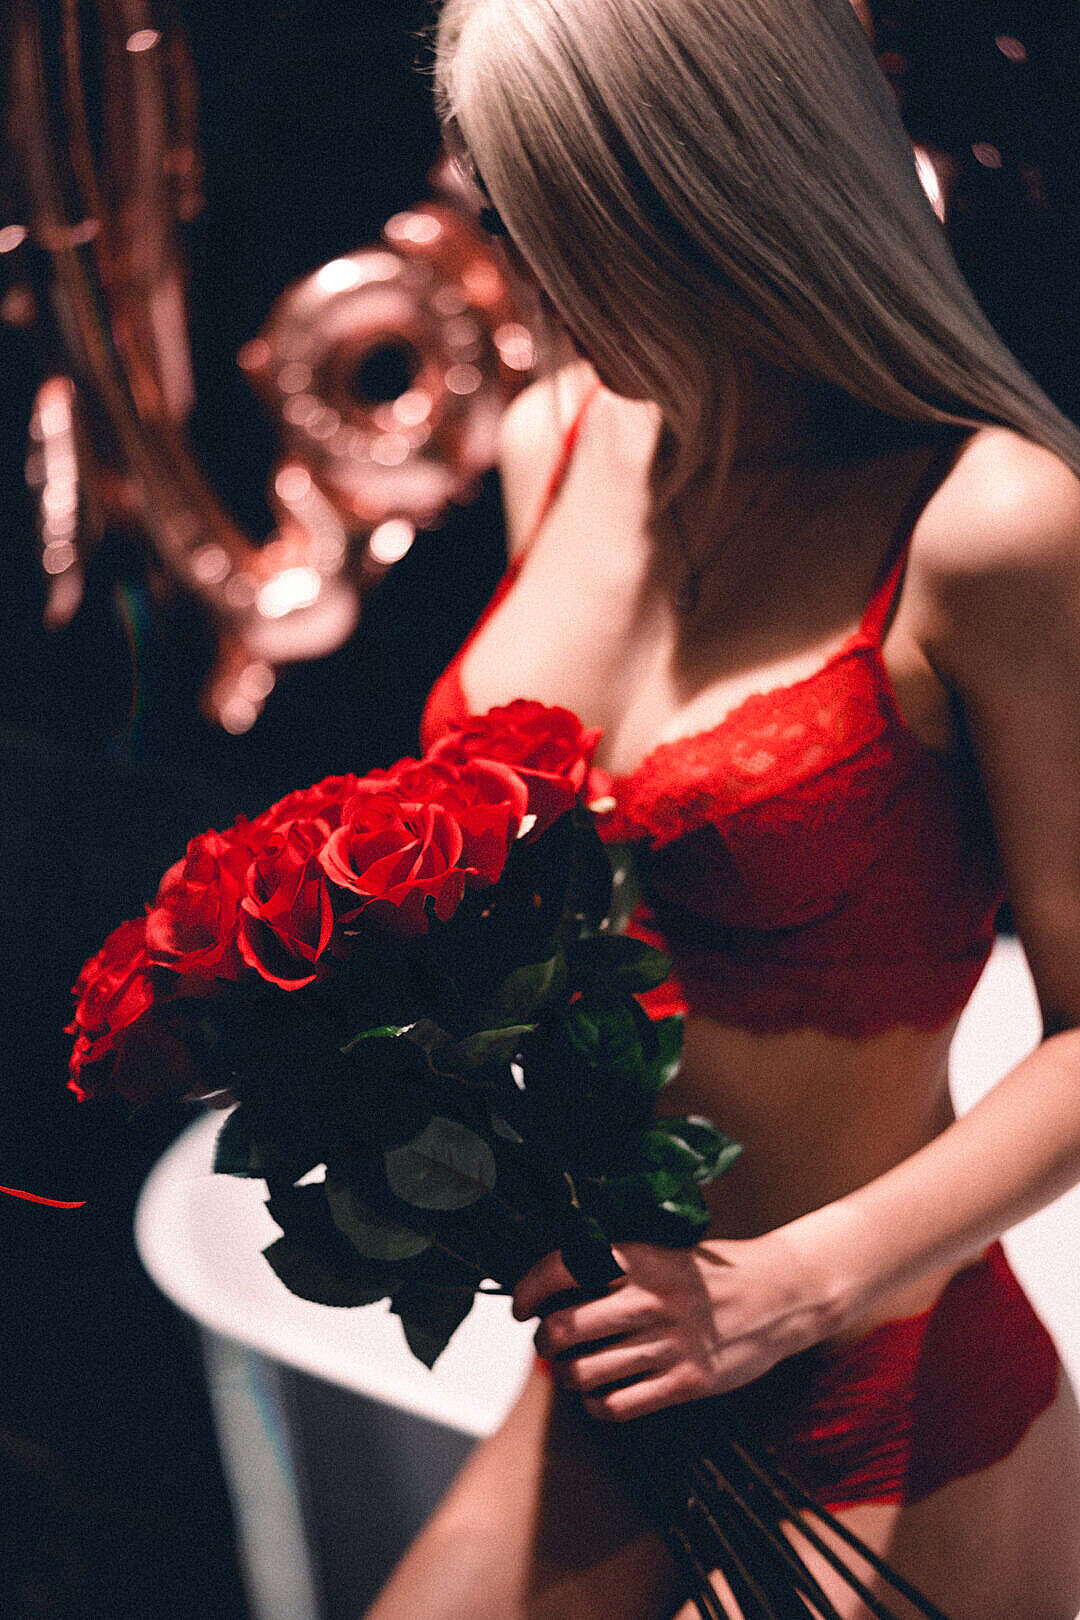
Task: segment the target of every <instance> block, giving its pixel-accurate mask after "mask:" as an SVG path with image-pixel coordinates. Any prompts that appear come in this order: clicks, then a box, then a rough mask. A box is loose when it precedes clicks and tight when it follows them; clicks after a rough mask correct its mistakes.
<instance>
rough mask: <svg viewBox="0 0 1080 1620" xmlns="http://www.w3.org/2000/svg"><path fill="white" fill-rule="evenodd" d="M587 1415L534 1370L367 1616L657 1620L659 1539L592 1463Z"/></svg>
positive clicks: (666, 1579) (662, 1600) (669, 1591)
mask: <svg viewBox="0 0 1080 1620" xmlns="http://www.w3.org/2000/svg"><path fill="white" fill-rule="evenodd" d="M583 1421H584V1420H583V1419H581V1417H580V1416H579V1415H578V1414H577V1413H576V1412H575V1411H574V1409H573V1407H572V1404H571V1402H570V1400H569V1399H568V1398H567V1397H566V1396H565V1395H564V1394H563V1393H562V1392H561V1391H560V1390H559V1389H558V1386H557V1385H555V1384H554V1382H553V1380H552V1379H551V1377H550V1375H548V1374H547V1373H545V1372H543V1371H542V1370H540V1369H537V1370H535V1371H533V1372H532V1373H531V1374H530V1377H529V1379H528V1381H527V1383H526V1385H525V1388H524V1390H523V1391H522V1394H521V1396H520V1397H519V1399H518V1401H517V1403H516V1404H515V1406H514V1408H513V1410H512V1411H511V1413H510V1415H509V1417H508V1418H507V1419H506V1422H505V1423H504V1424H503V1426H502V1428H500V1429H499V1430H498V1431H497V1433H495V1434H494V1435H492V1436H491V1437H490V1438H489V1439H487V1440H485V1441H483V1442H482V1443H481V1444H480V1445H479V1446H477V1448H476V1450H475V1451H474V1452H473V1453H472V1455H471V1456H470V1457H469V1460H468V1461H467V1462H466V1464H465V1466H464V1468H463V1469H462V1470H461V1473H460V1474H459V1475H458V1477H457V1479H456V1480H455V1482H454V1484H453V1485H452V1486H451V1488H450V1490H449V1492H448V1493H447V1495H446V1496H445V1497H444V1499H443V1501H442V1502H441V1503H440V1505H439V1507H438V1508H437V1509H436V1511H435V1513H434V1515H433V1516H432V1518H431V1519H430V1521H429V1522H428V1524H427V1525H426V1527H425V1528H424V1530H423V1531H422V1532H421V1534H420V1535H419V1537H418V1538H417V1539H416V1541H415V1542H414V1543H413V1545H412V1547H411V1548H410V1549H409V1551H408V1552H407V1553H406V1555H405V1557H404V1558H403V1559H402V1561H401V1563H400V1564H399V1565H398V1567H397V1569H396V1570H395V1571H394V1573H393V1575H392V1576H391V1578H390V1580H389V1582H388V1584H387V1585H386V1586H385V1587H384V1589H383V1591H382V1592H381V1593H380V1595H379V1597H378V1598H377V1599H376V1601H375V1603H374V1605H373V1607H372V1608H371V1609H370V1610H369V1611H368V1615H367V1617H366V1620H659V1617H661V1616H668V1615H670V1614H671V1612H672V1610H673V1608H674V1607H675V1606H676V1602H677V1600H676V1596H675V1592H674V1586H673V1571H672V1567H671V1563H670V1560H669V1557H668V1554H667V1552H666V1551H665V1549H664V1546H663V1544H662V1542H661V1541H660V1540H659V1538H658V1537H657V1536H655V1535H654V1534H653V1533H652V1532H651V1531H650V1530H648V1529H647V1527H646V1526H645V1525H644V1523H643V1522H642V1520H641V1518H640V1517H639V1515H638V1514H637V1513H636V1512H635V1510H634V1509H633V1507H632V1506H631V1504H630V1503H629V1502H628V1501H627V1500H626V1499H625V1497H624V1496H623V1495H622V1494H621V1493H620V1492H619V1491H618V1490H617V1489H616V1487H615V1486H614V1484H613V1483H612V1482H611V1481H609V1480H608V1479H607V1478H606V1476H604V1475H603V1474H602V1473H601V1472H600V1471H599V1470H598V1469H597V1467H596V1465H595V1463H594V1462H593V1460H592V1459H591V1458H590V1457H589V1455H588V1452H587V1448H586V1446H585V1445H584V1444H583V1443H582V1436H581V1432H580V1424H581V1423H582V1422H583Z"/></svg>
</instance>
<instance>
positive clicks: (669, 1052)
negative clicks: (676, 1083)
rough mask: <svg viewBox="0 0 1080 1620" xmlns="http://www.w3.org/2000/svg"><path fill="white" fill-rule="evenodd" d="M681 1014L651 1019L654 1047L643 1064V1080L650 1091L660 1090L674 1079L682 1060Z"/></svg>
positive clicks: (682, 1021)
mask: <svg viewBox="0 0 1080 1620" xmlns="http://www.w3.org/2000/svg"><path fill="white" fill-rule="evenodd" d="M683 1023H684V1019H683V1015H682V1013H673V1014H672V1016H671V1017H670V1018H657V1019H654V1020H653V1026H652V1032H653V1035H654V1037H655V1040H656V1049H655V1051H653V1052H652V1053H651V1054H650V1055H649V1057H648V1060H647V1062H646V1064H645V1082H646V1084H647V1086H648V1087H649V1089H650V1091H662V1090H663V1088H664V1087H665V1086H666V1085H668V1083H669V1082H670V1081H672V1080H674V1078H675V1076H676V1075H677V1074H678V1072H679V1065H680V1063H681V1062H682V1042H683Z"/></svg>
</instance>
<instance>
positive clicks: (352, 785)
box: [236, 772, 357, 845]
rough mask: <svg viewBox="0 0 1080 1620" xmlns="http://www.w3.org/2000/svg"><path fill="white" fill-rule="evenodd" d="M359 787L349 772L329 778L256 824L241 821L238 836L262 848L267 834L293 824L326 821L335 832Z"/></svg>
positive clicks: (290, 797) (268, 812) (278, 806)
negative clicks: (295, 822)
mask: <svg viewBox="0 0 1080 1620" xmlns="http://www.w3.org/2000/svg"><path fill="white" fill-rule="evenodd" d="M356 784H357V778H356V777H355V776H354V775H353V774H352V773H351V772H349V773H348V774H347V775H346V776H326V777H324V778H323V780H322V781H321V782H316V783H315V784H314V786H313V787H308V788H297V789H296V791H295V793H287V794H286V795H285V797H284V798H283V799H278V801H277V803H276V804H272V805H271V806H270V808H269V809H268V810H263V811H262V812H261V813H260V814H259V815H257V816H256V817H255V819H254V821H251V822H244V821H243V820H242V819H241V820H240V821H238V822H237V824H236V833H237V836H238V837H239V838H240V839H241V840H243V841H244V842H249V843H252V844H253V845H259V844H261V842H262V837H263V835H264V834H265V833H267V832H270V831H272V830H273V829H274V828H276V827H283V826H285V825H286V823H287V822H290V821H325V822H326V824H327V826H328V827H330V828H331V830H332V829H333V828H334V827H337V826H339V825H340V823H341V811H342V807H343V805H344V804H345V802H346V800H347V799H349V798H351V796H352V794H353V793H354V792H355V791H356Z"/></svg>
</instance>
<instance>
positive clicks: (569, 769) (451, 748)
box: [427, 698, 601, 838]
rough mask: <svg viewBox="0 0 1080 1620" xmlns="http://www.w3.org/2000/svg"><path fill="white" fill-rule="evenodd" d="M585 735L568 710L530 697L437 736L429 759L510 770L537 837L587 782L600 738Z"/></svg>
mask: <svg viewBox="0 0 1080 1620" xmlns="http://www.w3.org/2000/svg"><path fill="white" fill-rule="evenodd" d="M600 736H601V733H600V731H599V730H592V731H586V730H585V728H584V726H583V725H582V724H581V721H580V720H579V719H578V717H577V715H576V714H573V713H572V712H571V711H570V710H569V709H560V708H549V707H547V706H546V705H545V704H543V703H535V702H533V701H532V700H531V699H528V698H517V699H515V701H514V702H513V703H506V704H503V705H502V706H501V707H499V708H495V709H489V710H488V711H487V713H486V714H482V715H475V716H471V717H470V718H469V719H468V720H465V721H464V722H463V723H462V724H461V725H459V726H454V727H452V728H451V730H450V731H448V732H447V734H446V735H445V736H444V737H440V739H439V740H438V742H436V743H435V744H434V745H433V746H432V747H431V748H430V749H429V750H428V754H427V758H428V759H429V760H432V761H434V762H436V763H438V764H440V765H458V766H460V765H463V764H465V763H466V761H468V760H474V759H485V760H498V761H501V762H503V763H504V764H506V765H511V766H513V768H514V770H515V771H516V772H517V774H518V775H519V776H520V777H521V778H522V779H523V780H524V782H525V784H526V786H527V787H528V790H529V813H530V815H534V816H535V817H536V825H535V827H534V828H533V829H532V832H531V834H530V836H531V837H534V838H535V837H538V836H539V834H540V833H541V832H543V831H544V829H545V828H547V827H550V825H551V823H552V822H553V821H556V820H557V819H558V817H559V816H561V815H563V813H564V812H565V811H567V810H569V809H570V807H571V805H573V804H574V803H575V802H576V800H577V799H578V798H580V797H581V796H582V793H583V790H586V789H587V785H588V781H589V762H590V760H591V758H592V754H593V750H594V749H595V747H596V745H597V743H598V742H599V740H600Z"/></svg>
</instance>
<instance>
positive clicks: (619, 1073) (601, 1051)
mask: <svg viewBox="0 0 1080 1620" xmlns="http://www.w3.org/2000/svg"><path fill="white" fill-rule="evenodd" d="M634 1005H635V1004H634V1002H633V1000H632V998H631V997H629V996H623V995H610V994H600V993H595V994H590V993H588V992H586V993H585V994H583V995H581V996H580V997H579V998H578V1000H577V1001H575V1002H573V1003H572V1004H571V1005H570V1007H569V1008H568V1009H567V1013H566V1020H565V1023H566V1031H567V1034H568V1035H569V1037H570V1041H571V1043H572V1044H573V1045H574V1046H575V1047H576V1048H577V1050H578V1051H579V1052H580V1053H581V1054H582V1056H583V1057H585V1058H588V1060H589V1061H590V1062H591V1063H593V1064H595V1065H596V1066H597V1067H598V1068H603V1069H605V1070H607V1071H608V1072H609V1073H610V1075H611V1076H612V1077H613V1078H614V1079H617V1080H620V1081H623V1082H625V1081H626V1080H629V1079H636V1078H637V1077H638V1076H639V1075H640V1074H641V1072H642V1069H643V1068H644V1062H645V1053H644V1050H643V1047H642V1043H641V1034H640V1032H639V1029H638V1025H637V1020H636V1019H635V1017H634Z"/></svg>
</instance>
